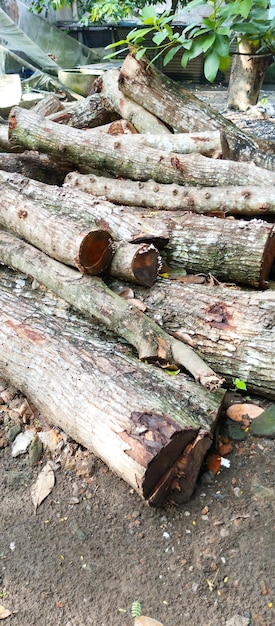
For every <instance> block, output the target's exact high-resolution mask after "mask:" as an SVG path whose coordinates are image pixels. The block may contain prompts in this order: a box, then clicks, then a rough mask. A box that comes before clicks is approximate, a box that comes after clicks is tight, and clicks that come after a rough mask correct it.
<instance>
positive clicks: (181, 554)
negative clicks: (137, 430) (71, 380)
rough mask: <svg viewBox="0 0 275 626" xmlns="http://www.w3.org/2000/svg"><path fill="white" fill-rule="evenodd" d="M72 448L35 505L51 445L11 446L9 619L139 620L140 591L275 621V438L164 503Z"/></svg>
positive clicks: (3, 532) (250, 447)
mask: <svg viewBox="0 0 275 626" xmlns="http://www.w3.org/2000/svg"><path fill="white" fill-rule="evenodd" d="M216 91H217V90H216ZM222 93H223V94H224V92H222ZM223 97H224V95H223ZM207 98H209V99H210V100H211V99H212V98H213V96H212V92H211V93H209V95H208V96H207ZM274 101H275V98H274ZM209 103H211V102H209ZM248 121H249V120H248ZM244 123H246V122H244ZM253 123H254V122H253ZM274 138H275V124H274ZM2 404H4V402H2ZM2 408H3V407H2ZM4 413H5V411H4V410H3V411H1V407H0V420H1V421H0V429H1V424H2V426H3V424H4V417H5V416H4ZM67 446H68V448H67V449H68V450H69V453H68V455H67V463H65V464H63V465H61V467H60V468H59V469H57V471H56V484H55V486H54V488H53V490H52V492H51V494H50V495H49V496H48V498H46V499H45V500H44V502H43V503H42V504H41V505H40V506H39V508H38V510H37V514H36V515H35V514H34V510H33V503H32V500H31V495H30V489H31V486H32V485H33V483H34V480H35V479H36V477H37V475H38V473H39V472H40V470H41V468H42V467H43V465H44V464H45V461H46V453H44V455H43V457H42V459H41V460H40V462H39V463H38V464H37V465H35V466H33V467H32V466H30V465H29V462H28V457H27V455H20V456H18V457H16V458H12V457H11V448H10V446H6V447H4V448H3V449H1V450H0V469H1V473H0V493H1V503H0V506H1V513H0V605H3V606H4V607H6V608H7V609H9V610H10V611H11V615H10V616H9V617H7V618H6V619H5V620H4V621H3V623H5V624H7V626H8V625H12V626H37V625H38V624H39V625H41V626H131V625H132V624H133V619H132V616H131V606H132V603H133V601H135V600H139V601H140V603H141V608H142V613H143V614H145V615H148V616H150V617H151V618H154V619H156V620H159V621H160V622H162V624H163V625H164V626H222V625H226V626H274V624H275V567H274V564H275V533H274V529H275V515H274V512H275V486H274V469H275V461H274V458H275V457H274V452H275V440H268V439H262V438H261V439H260V438H253V437H252V436H251V435H248V438H247V439H246V441H235V442H234V449H233V452H232V454H231V455H230V461H231V466H230V468H221V470H220V472H219V473H218V474H217V475H216V477H215V479H214V480H213V482H211V483H210V484H208V483H207V482H206V483H205V482H204V481H203V479H200V481H199V482H198V485H197V488H196V491H195V493H194V495H193V497H192V500H191V501H190V502H189V503H187V504H185V505H183V506H181V507H175V506H172V505H171V504H170V505H167V506H166V507H165V508H163V509H161V510H155V509H150V508H149V507H147V505H145V504H144V503H143V501H141V499H140V498H139V496H138V495H137V494H136V493H135V492H134V491H133V490H132V489H130V487H129V486H128V485H127V484H126V483H124V482H123V481H121V480H120V479H118V478H117V477H116V476H115V475H114V474H112V472H111V471H110V470H109V469H108V468H107V467H106V466H105V465H104V464H103V463H102V462H101V461H99V460H98V459H96V458H95V457H94V456H93V455H92V454H91V453H87V452H86V451H85V450H83V449H82V448H81V447H80V446H77V445H76V444H74V443H73V442H68V444H67ZM0 619H1V612H0Z"/></svg>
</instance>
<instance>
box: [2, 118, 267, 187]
mask: <svg viewBox="0 0 275 626" xmlns="http://www.w3.org/2000/svg"><path fill="white" fill-rule="evenodd" d="M9 133H10V139H11V140H12V142H13V143H16V144H17V145H18V144H19V145H21V146H24V147H25V148H26V149H29V150H38V151H40V152H43V153H46V154H50V155H53V156H54V158H55V159H58V158H61V157H62V158H63V160H66V161H71V162H72V163H74V164H75V165H78V166H79V167H82V168H83V167H84V166H86V167H95V168H101V169H102V170H104V173H106V171H108V172H109V173H110V174H113V175H114V176H123V177H125V178H131V179H133V180H141V181H144V180H151V179H153V180H156V181H157V182H161V183H178V184H181V185H185V184H188V185H189V184H190V185H197V184H199V185H203V186H204V185H208V186H217V185H225V186H228V185H250V184H251V185H264V186H266V185H269V184H270V185H275V172H267V171H266V170H264V169H262V168H258V167H256V166H255V165H254V164H253V163H234V162H233V161H221V160H216V159H209V158H208V157H204V156H202V155H200V154H196V155H179V154H176V153H167V152H163V151H160V150H155V149H153V148H147V147H143V148H142V149H141V148H140V149H139V150H136V149H135V147H133V146H131V145H129V141H128V138H127V136H126V135H124V136H120V137H119V138H118V137H113V136H110V135H107V136H106V135H102V133H98V134H93V136H92V137H91V136H90V137H89V136H86V135H85V134H84V133H83V131H81V130H78V129H74V128H70V129H69V128H68V127H67V126H63V125H60V124H59V125H57V124H55V123H54V122H50V121H48V119H47V118H46V119H45V118H41V117H39V116H37V115H35V113H32V112H31V111H25V110H24V109H21V108H20V107H14V108H13V109H12V111H11V114H10V117H9ZM125 139H126V143H125V142H124V140H125Z"/></svg>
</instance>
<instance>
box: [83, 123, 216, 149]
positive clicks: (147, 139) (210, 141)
mask: <svg viewBox="0 0 275 626" xmlns="http://www.w3.org/2000/svg"><path fill="white" fill-rule="evenodd" d="M114 124H118V122H114ZM98 130H99V131H100V129H98ZM95 132H97V129H94V128H93V129H92V130H91V131H89V130H88V131H87V133H88V136H90V133H95ZM110 134H114V133H110ZM125 134H126V133H125ZM92 137H94V135H92ZM122 142H123V144H122V145H123V147H124V148H125V147H127V145H128V146H129V150H131V149H133V148H135V149H136V150H141V149H142V148H144V147H148V148H154V150H162V151H163V152H177V153H179V154H191V153H193V154H195V153H198V154H203V155H204V156H209V157H214V158H219V157H220V156H221V138H220V133H219V132H218V131H212V132H210V133H206V132H205V133H178V134H177V135H172V134H171V133H170V134H169V135H159V134H158V135H157V134H156V133H154V134H153V133H149V131H148V132H147V133H146V134H138V133H136V134H134V135H132V134H129V133H128V134H127V136H126V137H123V138H122Z"/></svg>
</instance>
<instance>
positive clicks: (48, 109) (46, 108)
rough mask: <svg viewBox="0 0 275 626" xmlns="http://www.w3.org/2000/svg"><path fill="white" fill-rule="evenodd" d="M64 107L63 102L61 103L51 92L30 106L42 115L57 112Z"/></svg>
mask: <svg viewBox="0 0 275 626" xmlns="http://www.w3.org/2000/svg"><path fill="white" fill-rule="evenodd" d="M64 109H65V107H64V104H62V102H61V101H60V100H59V98H58V97H57V96H56V95H55V94H53V93H51V94H49V95H48V96H45V98H43V100H39V102H37V103H36V104H35V105H34V106H33V107H32V111H34V113H37V115H41V116H42V117H47V116H48V115H53V114H54V113H59V112H60V111H64Z"/></svg>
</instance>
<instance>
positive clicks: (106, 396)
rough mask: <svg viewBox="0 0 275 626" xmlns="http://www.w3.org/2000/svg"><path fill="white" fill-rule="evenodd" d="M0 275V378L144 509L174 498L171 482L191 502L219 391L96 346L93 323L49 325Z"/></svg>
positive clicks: (39, 302)
mask: <svg viewBox="0 0 275 626" xmlns="http://www.w3.org/2000/svg"><path fill="white" fill-rule="evenodd" d="M1 275H2V276H1V290H0V320H1V323H0V363H1V375H2V376H4V377H5V378H7V379H9V380H10V381H11V383H12V384H14V385H15V386H16V387H17V388H19V389H20V390H21V391H22V392H23V393H24V394H26V395H27V397H28V398H29V399H30V400H31V401H32V402H33V403H34V405H35V406H36V407H37V408H38V409H39V410H40V411H41V412H42V413H43V415H44V416H45V418H46V419H47V420H48V421H49V422H50V423H51V424H53V425H55V426H57V427H59V428H61V429H62V430H64V431H65V432H66V433H67V434H68V435H69V436H70V437H72V438H73V439H74V440H75V441H77V442H78V443H80V444H81V445H83V446H85V447H86V448H88V449H90V450H92V451H93V452H94V453H95V454H96V455H97V456H99V457H100V458H101V459H102V460H103V461H104V462H105V463H106V464H107V465H108V466H109V467H110V469H112V470H113V471H114V472H116V474H117V475H118V476H120V477H121V478H123V479H124V480H125V481H127V482H128V484H130V485H131V487H133V488H134V489H135V490H136V491H137V492H138V493H139V495H140V496H141V497H142V498H143V499H145V500H146V501H147V502H149V503H150V504H151V505H153V506H160V505H161V504H162V503H163V501H164V500H165V499H166V498H167V496H171V495H172V496H173V481H174V480H175V479H177V478H178V479H180V480H181V493H180V501H186V500H187V499H189V498H190V496H191V495H192V492H193V490H194V486H195V482H196V479H197V475H198V471H199V468H200V466H201V463H202V460H203V457H204V454H205V451H206V450H207V448H208V447H209V445H210V444H211V439H212V432H213V430H214V428H215V425H216V422H217V417H218V413H219V409H220V405H221V401H222V398H223V395H224V391H222V390H219V391H218V392H216V393H215V394H213V393H212V394H210V393H209V392H207V391H206V390H205V389H203V388H199V390H198V392H197V386H196V384H195V383H192V382H191V381H190V380H188V378H187V377H185V376H184V375H183V374H182V375H180V376H179V377H177V380H171V379H169V377H168V376H167V374H166V375H165V373H164V372H163V371H161V370H157V369H153V368H150V366H148V365H145V364H143V363H139V362H138V361H137V360H136V359H134V358H133V357H131V355H130V354H129V350H128V349H127V348H126V347H125V346H122V345H120V344H118V343H117V342H114V339H113V338H112V336H108V335H107V336H106V335H104V336H103V338H102V335H100V333H99V332H98V330H97V329H96V327H94V326H93V325H91V323H89V324H87V323H86V322H85V320H81V318H80V319H79V320H78V323H77V324H76V323H75V315H72V314H70V312H69V311H66V313H65V311H64V314H63V317H62V319H60V318H57V317H52V316H51V315H49V314H48V307H49V302H47V305H46V306H43V294H42V292H39V293H37V297H36V306H35V307H34V306H32V305H31V304H30V301H29V298H28V297H24V295H25V294H24V291H23V292H22V293H21V295H20V296H18V295H15V293H14V291H13V288H12V286H11V287H10V284H11V278H10V276H9V277H8V278H9V281H8V282H9V287H8V288H7V286H6V285H5V280H4V276H3V270H2V271H1ZM29 289H30V287H29ZM25 291H27V289H26V290H25ZM53 308H54V302H53ZM83 339H85V341H83ZM201 443H202V444H203V445H201ZM190 446H191V447H192V448H193V449H194V451H195V454H194V455H193V456H195V464H196V472H195V473H194V472H193V473H192V474H190V472H189V473H188V472H187V475H186V478H184V477H183V476H182V475H181V474H180V471H179V467H178V465H179V462H180V460H181V458H182V456H183V455H184V453H185V450H186V451H188V448H189V449H190ZM193 467H194V458H193V459H192V468H193ZM160 481H161V487H160V484H159V483H160ZM177 498H179V494H178V492H177Z"/></svg>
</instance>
